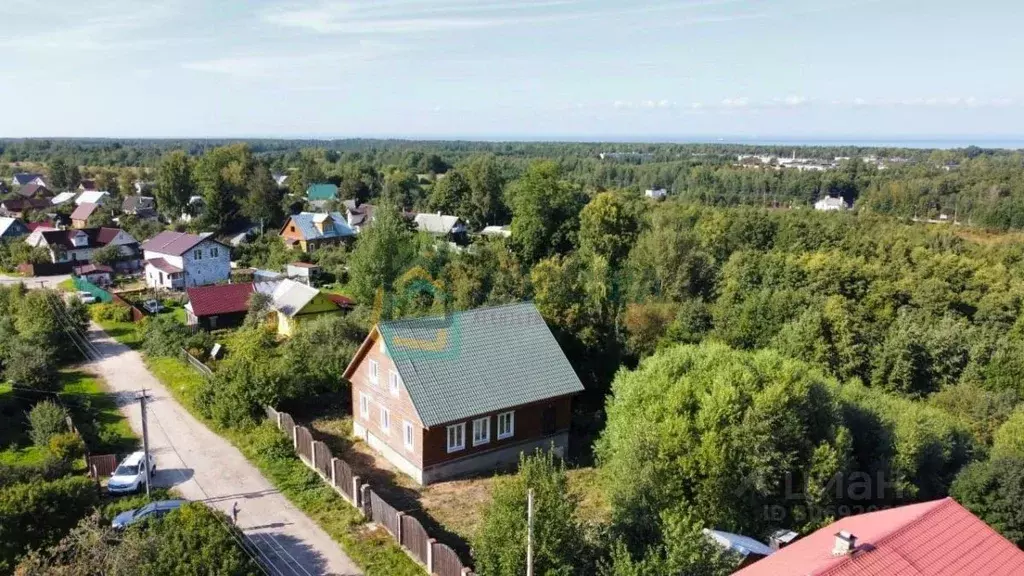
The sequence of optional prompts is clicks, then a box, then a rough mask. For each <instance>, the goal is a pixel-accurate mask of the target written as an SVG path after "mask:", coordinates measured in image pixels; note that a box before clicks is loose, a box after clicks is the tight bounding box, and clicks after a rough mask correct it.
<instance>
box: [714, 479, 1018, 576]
mask: <svg viewBox="0 0 1024 576" xmlns="http://www.w3.org/2000/svg"><path fill="white" fill-rule="evenodd" d="M980 574H984V575H986V576H1020V575H1024V551H1021V550H1020V549H1019V548H1017V547H1016V546H1015V545H1014V544H1013V543H1012V542H1010V541H1009V540H1007V539H1006V538H1004V537H1002V536H1001V535H999V533H998V532H996V531H995V530H993V529H992V528H990V527H989V526H988V525H987V524H985V523H984V522H982V521H981V520H980V519H979V518H978V517H976V516H974V515H973V514H971V513H970V512H969V511H968V510H967V509H966V508H964V507H963V506H961V505H960V504H957V502H956V501H955V500H953V499H952V498H945V499H943V500H935V501H932V502H924V503H921V504H911V505H909V506H901V507H899V508H892V509H888V510H881V511H878V512H869V513H867V514H860V515H857V516H849V517H846V518H843V519H841V520H838V521H836V522H833V523H832V524H830V525H828V526H826V527H825V528H822V529H821V530H818V531H817V532H814V533H813V534H810V535H808V536H805V537H804V538H802V539H800V540H797V541H796V542H794V543H793V544H790V545H789V546H787V547H785V548H783V549H781V550H779V551H778V552H776V553H774V554H772V555H771V556H768V557H767V558H764V559H763V560H759V561H757V562H756V563H754V564H751V565H750V566H747V567H746V568H744V569H742V570H740V571H738V572H735V573H734V575H733V576H787V575H792V576H925V575H927V576H974V575H980Z"/></svg>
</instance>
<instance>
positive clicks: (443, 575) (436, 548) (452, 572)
mask: <svg viewBox="0 0 1024 576" xmlns="http://www.w3.org/2000/svg"><path fill="white" fill-rule="evenodd" d="M433 556H434V558H433V560H434V574H436V575H437V576H462V569H463V568H464V566H463V565H462V560H460V559H459V555H458V554H456V553H455V550H452V549H451V548H449V547H448V546H447V545H445V544H441V543H440V542H434V544H433Z"/></svg>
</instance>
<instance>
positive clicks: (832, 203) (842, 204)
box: [814, 196, 850, 212]
mask: <svg viewBox="0 0 1024 576" xmlns="http://www.w3.org/2000/svg"><path fill="white" fill-rule="evenodd" d="M814 209H815V210H820V211H822V212H832V211H835V210H849V209H850V205H849V204H847V203H846V200H843V197H842V196H837V197H835V198H833V197H831V196H825V197H824V198H822V199H821V200H818V201H817V202H815V203H814Z"/></svg>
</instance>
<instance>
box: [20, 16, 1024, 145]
mask: <svg viewBox="0 0 1024 576" xmlns="http://www.w3.org/2000/svg"><path fill="white" fill-rule="evenodd" d="M1022 20H1024V6H1021V5H1020V4H1019V2H1017V1H1016V0H976V1H973V2H970V3H964V2H954V1H952V0H813V1H812V0H654V1H632V2H623V1H617V2H606V1H603V0H601V1H597V0H587V1H584V0H493V1H488V0H347V1H339V0H258V1H256V0H246V1H241V0H159V1H155V0H91V1H89V2H83V1H80V0H2V1H0V21H2V22H5V23H7V27H6V28H7V31H8V34H7V35H6V37H4V38H0V50H2V54H3V55H4V56H3V60H4V76H5V78H4V81H3V83H2V87H0V110H3V113H2V114H0V136H12V137H13V136H75V137H79V136H81V137H85V136H95V137H207V136H209V137H215V136H228V137H230V136H239V137H241V136H324V137H356V136H410V137H415V136H427V137H454V136H460V137H491V138H494V137H513V138H531V137H535V138H540V137H567V138H586V137H615V138H634V139H643V138H645V137H647V138H671V137H685V136H693V135H714V136H737V137H747V138H757V137H768V136H792V137H821V138H827V137H836V136H854V137H901V136H903V137H919V136H954V135H955V136H961V135H966V136H970V137H978V138H982V137H1019V136H1022V135H1024V75H1022V74H1021V70H1022V65H1021V57H1022V55H1024V34H1021V33H1020V30H1019V25H1020V22H1021V21H1022Z"/></svg>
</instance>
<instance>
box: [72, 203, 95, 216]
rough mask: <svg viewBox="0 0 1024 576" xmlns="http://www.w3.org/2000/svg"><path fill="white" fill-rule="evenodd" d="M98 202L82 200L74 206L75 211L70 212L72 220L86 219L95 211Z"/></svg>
mask: <svg viewBox="0 0 1024 576" xmlns="http://www.w3.org/2000/svg"><path fill="white" fill-rule="evenodd" d="M98 207H99V204H90V203H89V202H82V203H81V204H79V205H78V207H77V208H75V211H74V212H72V213H71V219H72V220H88V219H89V216H92V213H93V212H95V211H96V208H98Z"/></svg>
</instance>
